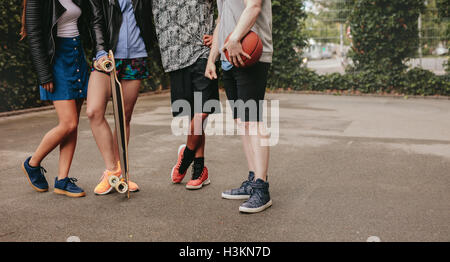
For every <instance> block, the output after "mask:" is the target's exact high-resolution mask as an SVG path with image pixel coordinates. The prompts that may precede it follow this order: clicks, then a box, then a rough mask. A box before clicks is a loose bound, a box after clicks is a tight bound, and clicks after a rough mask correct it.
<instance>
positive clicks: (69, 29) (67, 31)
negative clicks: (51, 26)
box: [57, 0, 81, 38]
mask: <svg viewBox="0 0 450 262" xmlns="http://www.w3.org/2000/svg"><path fill="white" fill-rule="evenodd" d="M58 1H59V2H60V3H61V5H62V6H64V8H65V9H66V10H67V11H66V12H64V14H63V15H62V16H61V17H60V18H59V19H58V33H57V35H58V37H64V38H71V37H77V36H79V35H80V32H79V31H78V18H80V16H81V9H80V8H79V7H78V6H77V5H76V4H74V3H73V2H72V0H58Z"/></svg>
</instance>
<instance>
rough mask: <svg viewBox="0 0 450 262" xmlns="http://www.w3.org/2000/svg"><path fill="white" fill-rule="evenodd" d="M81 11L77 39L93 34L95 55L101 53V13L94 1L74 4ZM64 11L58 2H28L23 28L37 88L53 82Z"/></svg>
mask: <svg viewBox="0 0 450 262" xmlns="http://www.w3.org/2000/svg"><path fill="white" fill-rule="evenodd" d="M73 2H74V3H75V4H76V5H78V6H79V7H80V8H81V9H82V17H80V19H79V20H78V29H79V31H80V35H85V34H89V30H86V26H88V27H90V29H91V30H90V32H92V35H91V40H92V42H93V44H94V46H95V47H96V48H95V49H96V51H100V50H103V46H104V43H103V42H102V41H103V37H102V22H103V17H102V9H101V5H100V4H99V3H98V2H97V1H95V0H73ZM65 11H66V9H65V8H64V7H63V6H62V5H61V3H60V2H59V1H58V0H45V1H41V0H27V6H26V14H25V24H26V32H27V38H28V42H29V45H30V51H31V58H32V60H33V64H34V66H35V68H36V71H37V75H38V80H39V84H41V85H42V84H45V83H49V82H52V81H53V73H52V65H53V57H54V55H55V39H56V37H57V36H56V33H57V28H56V27H57V21H58V18H60V17H61V15H62V14H63V13H64V12H65Z"/></svg>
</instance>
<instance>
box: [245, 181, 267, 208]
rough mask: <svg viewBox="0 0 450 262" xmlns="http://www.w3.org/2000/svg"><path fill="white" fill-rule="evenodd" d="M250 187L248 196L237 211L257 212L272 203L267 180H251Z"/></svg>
mask: <svg viewBox="0 0 450 262" xmlns="http://www.w3.org/2000/svg"><path fill="white" fill-rule="evenodd" d="M251 187H252V194H251V196H250V198H249V199H248V200H247V201H246V202H244V203H243V204H242V205H241V206H240V207H239V211H241V212H244V213H258V212H261V211H264V210H265V209H266V208H268V207H270V206H271V205H272V200H271V199H270V194H269V183H268V182H264V181H263V180H261V179H257V180H256V181H255V182H252V184H251Z"/></svg>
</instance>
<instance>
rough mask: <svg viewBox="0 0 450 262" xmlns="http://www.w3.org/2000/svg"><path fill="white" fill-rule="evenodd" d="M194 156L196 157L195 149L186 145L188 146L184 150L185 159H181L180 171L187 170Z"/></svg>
mask: <svg viewBox="0 0 450 262" xmlns="http://www.w3.org/2000/svg"><path fill="white" fill-rule="evenodd" d="M194 157H195V151H193V150H191V149H189V148H188V147H187V146H186V148H185V149H184V152H183V159H182V160H181V165H180V173H184V172H186V170H187V169H188V168H189V166H190V165H191V164H192V161H194Z"/></svg>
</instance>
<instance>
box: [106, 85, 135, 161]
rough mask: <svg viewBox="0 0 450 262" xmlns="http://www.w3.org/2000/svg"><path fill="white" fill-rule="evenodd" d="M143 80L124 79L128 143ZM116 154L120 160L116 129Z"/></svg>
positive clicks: (117, 159)
mask: <svg viewBox="0 0 450 262" xmlns="http://www.w3.org/2000/svg"><path fill="white" fill-rule="evenodd" d="M141 82H142V81H141V80H122V81H121V84H122V89H123V103H124V106H125V122H126V125H127V143H128V144H130V123H131V118H132V116H133V111H134V106H135V105H136V101H137V99H138V96H139V88H140V87H141ZM113 144H114V155H115V158H116V162H117V161H119V148H118V146H117V132H116V130H115V129H114V143H113Z"/></svg>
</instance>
